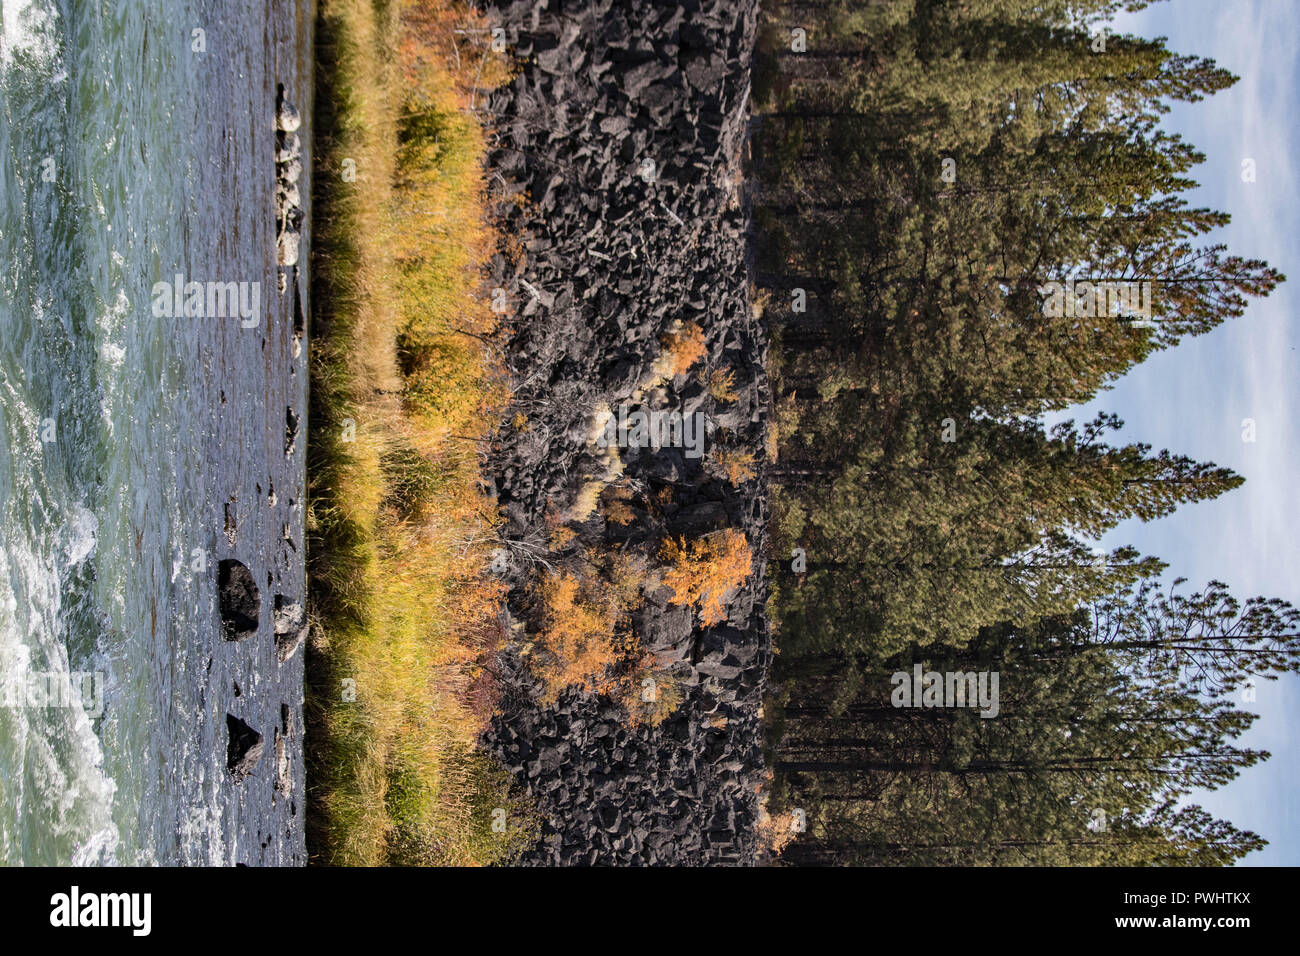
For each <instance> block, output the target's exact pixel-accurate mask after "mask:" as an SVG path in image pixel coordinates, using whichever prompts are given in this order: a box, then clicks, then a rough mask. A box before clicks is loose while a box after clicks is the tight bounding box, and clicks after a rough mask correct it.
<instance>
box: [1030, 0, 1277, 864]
mask: <svg viewBox="0 0 1300 956" xmlns="http://www.w3.org/2000/svg"><path fill="white" fill-rule="evenodd" d="M1297 26H1300V4H1297V3H1295V2H1293V0H1165V2H1159V3H1155V4H1153V5H1152V6H1151V7H1148V8H1147V9H1146V10H1143V11H1140V12H1138V13H1135V14H1122V15H1121V16H1120V17H1119V18H1118V19H1117V20H1116V21H1115V23H1114V30H1115V32H1120V33H1134V34H1137V35H1140V36H1147V37H1156V36H1163V37H1167V38H1168V40H1169V43H1168V46H1169V48H1170V49H1171V50H1173V51H1175V52H1177V53H1180V54H1195V55H1198V56H1206V57H1210V58H1212V59H1214V60H1216V61H1217V62H1218V64H1219V65H1220V66H1221V67H1224V68H1226V69H1228V70H1230V71H1231V72H1232V73H1234V74H1235V75H1237V76H1238V77H1240V80H1239V81H1238V82H1237V84H1236V85H1235V86H1233V87H1231V88H1229V89H1227V90H1224V91H1222V92H1220V93H1218V94H1216V95H1215V96H1213V97H1210V98H1209V99H1206V100H1202V101H1201V102H1199V103H1190V104H1175V105H1174V107H1173V109H1172V110H1171V111H1170V112H1169V114H1168V115H1167V116H1166V117H1165V121H1164V124H1163V125H1164V127H1165V128H1166V129H1167V130H1169V131H1171V132H1177V133H1180V134H1182V136H1183V138H1184V139H1186V140H1188V141H1189V142H1191V143H1192V144H1193V145H1195V146H1196V147H1197V148H1199V149H1200V151H1201V152H1202V153H1204V154H1205V156H1206V160H1205V162H1204V163H1203V164H1202V165H1201V166H1199V167H1197V168H1196V170H1195V172H1194V173H1192V178H1194V179H1195V180H1197V182H1199V183H1200V186H1199V188H1197V189H1196V190H1194V191H1192V192H1189V193H1187V194H1186V195H1187V198H1188V201H1189V203H1190V204H1191V205H1192V206H1194V207H1202V206H1206V207H1209V208H1212V209H1218V210H1221V211H1223V212H1226V213H1229V214H1230V215H1231V216H1232V222H1231V224H1230V225H1228V226H1227V227H1226V228H1224V229H1222V230H1218V231H1216V232H1214V233H1211V234H1210V235H1209V236H1206V237H1204V238H1203V240H1202V242H1207V241H1208V242H1226V243H1227V245H1228V250H1229V252H1230V253H1232V254H1235V255H1240V256H1245V257H1250V258H1261V259H1265V260H1267V261H1268V262H1269V264H1270V265H1272V266H1273V267H1274V268H1276V269H1279V270H1280V271H1281V272H1283V273H1284V274H1286V275H1287V276H1288V277H1289V279H1290V281H1288V282H1285V283H1283V284H1282V285H1281V286H1279V287H1278V288H1277V289H1276V290H1275V291H1274V292H1273V294H1272V295H1271V296H1269V297H1268V298H1267V299H1262V300H1258V299H1257V300H1253V301H1252V302H1251V304H1250V306H1249V308H1248V309H1247V311H1246V314H1245V315H1244V316H1242V317H1241V318H1239V319H1236V320H1233V321H1231V322H1228V323H1225V324H1224V325H1222V326H1220V327H1219V328H1218V329H1215V330H1214V331H1213V332H1210V333H1207V334H1206V335H1203V336H1199V337H1196V338H1191V339H1184V340H1183V342H1182V343H1181V344H1180V345H1179V346H1178V347H1177V348H1176V349H1171V350H1167V351H1165V352H1160V353H1156V354H1155V355H1154V356H1152V357H1151V358H1150V359H1148V360H1147V361H1146V362H1144V363H1143V364H1142V365H1140V366H1138V367H1137V368H1135V369H1134V370H1132V371H1131V372H1130V373H1129V374H1128V375H1127V376H1125V377H1124V378H1123V379H1121V380H1120V381H1119V382H1118V383H1117V384H1116V385H1115V387H1114V388H1112V389H1111V390H1109V391H1106V392H1103V393H1101V395H1100V396H1099V397H1098V398H1097V399H1095V400H1094V401H1092V402H1090V403H1088V404H1087V405H1084V406H1080V407H1077V408H1075V409H1072V410H1071V411H1070V412H1069V413H1068V414H1067V415H1065V416H1054V417H1053V420H1056V419H1059V418H1060V417H1072V418H1074V419H1076V420H1077V421H1080V422H1083V421H1087V420H1089V419H1091V418H1092V417H1093V416H1094V415H1095V414H1096V413H1097V412H1100V411H1108V412H1114V413H1115V414H1118V415H1119V416H1120V417H1121V418H1122V419H1124V422H1125V427H1124V429H1123V430H1122V431H1120V432H1119V433H1114V434H1113V437H1112V439H1111V441H1112V443H1118V442H1120V441H1121V440H1133V441H1143V442H1147V443H1149V444H1151V445H1152V446H1153V448H1154V449H1156V450H1159V449H1161V448H1169V449H1170V450H1171V451H1174V452H1175V453H1181V454H1187V455H1190V456H1192V457H1194V458H1196V459H1197V460H1199V461H1213V462H1215V463H1217V464H1219V465H1224V466H1227V467H1229V468H1232V469H1233V470H1234V471H1236V472H1237V473H1239V474H1241V475H1242V476H1244V477H1245V479H1246V482H1245V484H1244V485H1243V486H1242V487H1240V488H1237V489H1235V490H1233V491H1230V492H1228V493H1227V494H1225V495H1223V496H1222V497H1220V498H1218V499H1216V500H1214V501H1211V502H1205V503H1201V504H1194V505H1184V506H1182V507H1181V508H1180V509H1179V510H1178V511H1177V512H1175V513H1174V514H1173V515H1172V516H1169V517H1167V518H1164V519H1161V520H1159V521H1156V522H1152V523H1150V524H1142V523H1141V522H1138V521H1131V522H1125V523H1124V524H1122V525H1120V526H1119V527H1118V528H1116V529H1115V530H1114V531H1113V532H1111V533H1110V534H1108V535H1107V536H1106V537H1105V538H1104V539H1103V541H1102V547H1104V548H1106V549H1110V548H1113V547H1116V546H1118V545H1121V544H1132V545H1133V546H1135V547H1137V548H1138V549H1139V550H1140V551H1142V552H1143V553H1144V554H1150V555H1156V556H1158V557H1160V558H1162V559H1163V560H1164V561H1166V562H1167V563H1168V564H1169V570H1168V572H1167V577H1169V578H1172V577H1174V576H1183V577H1186V578H1188V582H1187V584H1186V585H1184V586H1183V588H1184V591H1190V590H1191V589H1192V588H1197V589H1199V588H1200V587H1203V586H1204V585H1205V584H1206V583H1207V582H1208V581H1210V580H1220V581H1223V582H1225V583H1227V584H1228V586H1229V587H1230V589H1231V590H1232V593H1233V594H1234V596H1236V597H1237V598H1238V599H1240V600H1244V599H1245V598H1248V597H1252V596H1255V595H1266V596H1269V597H1280V598H1283V599H1285V600H1288V601H1290V602H1292V603H1293V604H1296V605H1298V606H1300V580H1297V575H1296V569H1297V568H1300V503H1298V500H1297V496H1296V489H1295V484H1296V478H1297V476H1300V440H1298V439H1300V425H1297V423H1296V418H1295V417H1296V414H1297V412H1300V384H1298V383H1297V376H1296V374H1295V370H1296V368H1297V364H1298V363H1300V351H1297V349H1298V348H1300V328H1297V324H1296V322H1295V321H1294V320H1293V316H1294V315H1295V314H1296V305H1297V303H1300V205H1298V204H1297V201H1296V198H1297V197H1296V186H1297V170H1296V164H1295V161H1294V159H1293V158H1294V157H1296V156H1297V155H1300V142H1297V140H1300V136H1298V134H1297V129H1298V125H1297V124H1300V103H1298V102H1297V101H1298V100H1300V92H1298V91H1300V70H1298V66H1300V64H1298V62H1297V61H1298V59H1300V43H1297V41H1296V36H1295V30H1296V27H1297ZM1245 160H1253V161H1254V163H1253V165H1254V171H1255V181H1254V182H1245V181H1243V161H1245ZM1245 419H1253V421H1254V431H1255V440H1254V441H1253V442H1248V441H1245V440H1244V432H1245V429H1244V426H1243V422H1244V420H1245ZM1258 683H1259V686H1258V688H1257V690H1256V700H1255V702H1254V703H1253V704H1247V703H1244V702H1242V701H1241V700H1240V699H1239V700H1238V703H1239V705H1240V706H1242V707H1245V708H1246V709H1248V710H1253V711H1255V712H1256V713H1258V714H1259V715H1260V717H1259V719H1258V720H1257V721H1256V722H1255V726H1254V727H1252V728H1251V730H1250V732H1249V733H1247V734H1246V735H1244V736H1243V737H1242V738H1241V739H1240V740H1239V741H1238V745H1239V746H1246V747H1252V748H1256V749H1263V750H1267V751H1269V752H1270V753H1271V754H1272V757H1271V758H1270V759H1269V760H1267V761H1265V762H1263V763H1260V764H1257V765H1256V766H1254V767H1252V768H1249V769H1247V770H1245V771H1243V772H1242V774H1241V776H1240V777H1238V778H1237V780H1235V781H1233V782H1232V783H1231V784H1229V785H1228V786H1227V787H1225V788H1222V789H1220V790H1218V791H1215V792H1212V793H1199V794H1196V795H1195V796H1194V797H1193V798H1192V800H1191V801H1190V802H1197V803H1200V804H1201V805H1202V806H1204V807H1205V808H1206V809H1207V810H1209V811H1211V812H1212V813H1214V814H1215V815H1216V816H1219V817H1222V818H1225V819H1228V820H1230V821H1232V822H1233V823H1234V824H1235V825H1236V826H1238V827H1241V828H1244V829H1249V830H1254V831H1255V832H1257V833H1259V834H1260V835H1261V836H1263V837H1264V838H1265V839H1267V840H1269V841H1270V843H1269V846H1267V847H1265V848H1264V850H1263V851H1261V852H1259V853H1254V854H1251V855H1250V856H1248V857H1247V858H1246V859H1245V860H1243V861H1242V863H1241V865H1245V866H1251V865H1254V866H1261V865H1271V866H1294V865H1297V864H1300V793H1298V792H1297V788H1296V782H1297V776H1300V771H1298V769H1297V763H1300V747H1298V746H1297V743H1296V737H1297V731H1300V676H1297V675H1287V676H1286V677H1284V678H1282V679H1280V680H1277V681H1260V682H1258Z"/></svg>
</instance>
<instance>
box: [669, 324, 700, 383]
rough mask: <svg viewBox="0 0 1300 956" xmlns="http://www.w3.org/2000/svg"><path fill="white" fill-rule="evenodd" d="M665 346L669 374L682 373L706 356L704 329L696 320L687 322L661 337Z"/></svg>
mask: <svg viewBox="0 0 1300 956" xmlns="http://www.w3.org/2000/svg"><path fill="white" fill-rule="evenodd" d="M660 344H661V345H662V346H663V347H664V356H665V363H664V364H665V366H666V370H667V374H669V375H681V374H682V373H683V372H685V371H687V370H688V369H690V367H691V366H692V365H694V364H695V363H696V362H698V361H699V360H700V359H702V358H703V357H704V353H705V352H706V351H707V349H706V347H705V345H704V330H703V329H701V328H700V327H699V326H698V325H697V324H695V323H694V322H687V323H686V324H685V325H683V326H682V327H681V328H680V329H679V330H678V331H676V332H668V333H666V334H665V335H663V336H662V338H661V339H660Z"/></svg>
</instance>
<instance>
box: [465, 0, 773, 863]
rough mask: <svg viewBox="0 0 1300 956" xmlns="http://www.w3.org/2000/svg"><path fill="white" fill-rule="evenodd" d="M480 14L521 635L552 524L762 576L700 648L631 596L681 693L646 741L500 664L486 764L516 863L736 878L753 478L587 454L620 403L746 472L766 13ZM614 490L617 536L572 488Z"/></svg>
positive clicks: (751, 709) (635, 729) (649, 595)
mask: <svg viewBox="0 0 1300 956" xmlns="http://www.w3.org/2000/svg"><path fill="white" fill-rule="evenodd" d="M487 12H488V15H489V17H490V18H491V20H492V22H494V23H497V24H500V26H501V27H502V28H503V29H504V32H505V39H506V42H507V44H508V45H509V48H510V49H511V52H512V53H513V54H514V56H515V58H516V59H517V61H518V63H519V70H518V72H517V74H516V75H515V76H514V77H513V78H512V80H511V81H510V82H509V83H508V84H507V85H506V86H505V87H503V88H501V89H499V90H498V91H497V92H496V93H494V94H493V95H492V97H491V99H490V103H489V104H488V111H489V114H490V119H491V121H492V124H493V127H494V129H495V131H496V140H495V147H494V151H493V153H492V156H491V159H490V175H491V177H492V182H493V188H494V189H495V190H497V194H498V197H499V202H498V207H499V215H500V216H501V217H502V219H503V225H502V232H503V234H504V235H508V236H513V237H520V240H521V243H522V249H519V248H516V249H515V250H514V251H513V254H512V253H509V252H506V251H504V250H503V253H502V254H500V255H498V256H497V257H496V258H495V260H494V274H493V275H492V277H491V280H490V281H491V284H492V285H493V286H495V287H496V289H497V290H500V291H503V292H504V294H505V296H506V299H507V301H508V302H509V303H510V308H511V311H512V312H513V318H512V321H511V322H510V328H511V338H510V341H509V345H508V348H507V350H506V353H507V354H506V360H507V362H508V365H509V370H510V377H511V385H512V390H513V391H512V395H511V400H510V401H511V404H510V406H509V408H508V409H507V415H506V418H507V421H510V422H512V424H511V425H509V426H507V427H506V428H505V429H504V430H503V431H502V432H501V433H500V435H499V436H498V438H497V440H496V441H495V443H494V445H493V447H492V450H491V455H490V460H489V469H488V474H489V476H490V482H489V483H490V485H491V486H492V487H491V488H490V490H491V491H492V492H493V493H495V495H496V496H497V499H498V502H499V504H500V506H501V508H502V511H503V513H504V514H505V515H506V519H507V521H506V526H505V527H504V528H503V529H502V531H503V536H504V537H505V539H506V540H507V541H508V542H514V543H515V545H514V546H513V547H511V548H510V549H509V555H510V558H509V562H508V568H507V569H506V570H505V571H504V574H505V578H506V581H507V582H508V584H509V585H510V587H511V593H510V608H511V612H512V614H514V613H515V612H516V611H517V609H519V608H520V607H521V606H523V605H524V604H525V603H526V589H527V582H528V580H529V576H530V574H535V573H536V570H537V568H536V562H535V561H533V560H530V555H532V554H534V553H540V552H541V551H542V550H543V548H544V542H545V541H546V540H547V529H548V516H554V515H556V514H561V515H568V516H569V517H570V519H571V522H572V523H573V524H574V525H576V527H577V529H578V536H579V540H580V541H581V542H583V543H584V544H586V545H590V546H593V547H597V548H602V549H605V550H608V551H619V552H629V553H632V552H635V553H643V554H651V553H653V550H654V548H655V547H656V543H657V542H659V541H662V540H663V539H665V537H667V536H673V537H677V538H692V539H694V538H698V537H699V536H701V535H704V534H708V533H710V532H713V531H717V530H719V529H725V528H733V529H737V530H739V531H742V532H743V533H744V534H745V536H746V538H747V539H748V541H749V544H750V546H751V548H752V550H753V553H754V566H753V571H752V574H751V575H750V577H749V578H748V580H747V581H746V583H745V584H744V586H743V587H741V588H739V589H734V588H733V589H732V591H731V592H730V593H729V594H728V595H727V596H726V602H725V603H726V609H727V614H726V620H725V621H724V622H722V623H719V624H714V625H710V626H702V625H701V624H700V623H699V615H697V614H695V613H693V611H692V609H691V608H690V607H683V606H678V605H673V604H670V603H669V600H668V598H669V597H670V596H671V592H670V591H669V590H668V589H666V588H663V587H655V586H654V582H653V581H652V580H650V579H647V584H646V586H645V591H644V601H643V603H642V604H641V605H640V606H639V607H638V608H637V609H636V610H635V612H634V613H633V615H632V624H633V629H634V632H635V633H636V635H637V636H638V638H639V640H640V642H641V645H642V646H643V647H644V648H646V649H648V650H649V651H650V652H652V653H653V655H654V659H655V661H656V662H657V663H658V665H659V666H660V667H661V668H663V669H664V670H665V671H667V672H669V673H671V674H672V676H673V679H674V680H675V682H676V683H677V685H678V686H679V687H680V688H681V690H682V692H683V694H684V697H683V701H682V703H681V705H680V706H679V707H678V708H677V709H676V711H675V712H674V713H673V714H672V715H671V716H669V717H668V718H667V719H665V720H664V721H663V722H662V723H660V724H658V725H657V726H647V725H642V726H635V725H632V724H630V723H629V722H628V721H627V720H626V714H625V713H622V712H621V711H620V709H619V707H618V706H617V705H616V704H615V703H613V702H612V701H610V700H608V699H606V698H604V697H601V696H598V695H595V694H592V693H588V692H585V691H576V690H570V691H568V692H566V693H565V694H563V695H562V696H561V697H560V698H559V700H558V701H556V702H555V703H552V704H543V703H542V699H541V698H542V695H541V693H540V688H539V687H538V684H537V681H536V680H535V678H534V677H533V676H532V675H531V674H530V672H529V670H528V668H527V666H526V661H525V660H524V659H523V656H522V655H521V653H520V651H519V649H518V647H517V646H516V645H515V644H514V643H513V642H511V643H509V644H507V646H506V649H504V650H503V651H502V652H501V653H500V656H499V660H498V662H497V668H498V670H499V677H500V679H501V682H502V686H503V687H504V696H503V698H502V700H501V702H500V704H501V714H500V716H498V717H496V718H495V719H494V720H493V723H492V725H491V727H490V729H489V731H488V732H487V734H486V735H485V740H484V743H485V745H486V747H487V748H488V749H489V750H490V751H491V752H492V753H494V754H495V755H496V756H497V757H498V758H499V759H500V760H501V761H502V763H503V764H504V765H505V766H506V768H507V769H508V770H509V771H510V772H511V773H512V774H513V775H514V776H515V778H516V779H517V781H518V783H519V784H520V785H521V787H523V788H524V789H526V791H527V793H528V794H529V796H530V797H531V799H532V800H533V801H534V802H535V804H536V806H537V809H538V811H539V814H540V817H541V820H542V829H541V840H540V843H539V844H538V845H537V846H536V847H535V849H533V850H531V851H530V852H528V853H527V854H526V855H525V857H524V859H523V860H522V862H524V863H526V864H548V865H549V864H634V865H635V864H643V865H656V864H657V865H664V864H686V865H691V864H735V863H741V864H743V863H752V862H753V861H754V860H755V855H756V853H757V839H756V835H755V824H756V821H757V817H758V791H759V790H760V789H761V784H762V782H763V780H764V770H763V765H762V755H761V749H760V742H761V736H760V718H761V701H762V694H763V687H764V678H765V675H766V673H767V668H768V665H769V663H770V660H771V640H770V635H769V632H768V629H767V623H766V620H765V617H764V611H763V608H764V601H765V591H764V587H763V572H764V556H763V555H764V550H765V548H764V545H765V528H766V523H767V518H768V503H767V499H766V496H765V494H764V492H763V488H762V484H761V482H762V477H761V473H760V474H759V475H758V476H757V477H751V478H746V479H743V480H740V481H739V482H738V483H737V484H733V483H732V482H731V481H730V480H727V479H725V478H723V477H720V476H719V475H718V474H717V473H716V469H710V468H709V467H708V465H707V461H708V455H707V454H706V455H705V456H704V457H703V458H701V457H696V456H692V455H690V454H688V449H686V448H682V447H660V448H651V447H644V448H636V447H631V448H625V449H616V450H613V451H607V450H602V449H601V448H599V447H598V445H597V443H596V442H595V441H594V440H593V428H595V430H596V431H599V427H598V426H599V422H600V421H601V419H600V410H601V409H607V410H612V409H617V408H619V407H620V406H622V407H625V408H627V407H631V408H633V409H641V410H646V411H654V410H663V411H671V412H676V413H680V414H681V415H683V416H689V415H695V414H696V413H701V412H702V413H703V415H704V420H705V421H706V422H707V438H706V442H705V447H706V449H713V448H715V447H717V446H718V445H719V443H722V444H725V445H726V446H727V447H729V448H735V449H747V450H749V451H750V452H752V453H753V454H754V456H755V458H756V459H761V457H762V452H763V448H764V447H765V442H766V440H767V431H768V427H769V426H768V418H769V413H768V409H769V406H770V393H769V389H768V384H767V380H766V378H765V375H764V364H765V360H766V353H767V347H768V346H767V337H766V334H765V332H764V329H763V327H762V325H761V323H760V322H759V321H758V320H757V319H756V318H755V315H754V310H753V308H752V306H751V298H752V296H751V286H750V278H749V273H750V269H749V263H748V257H747V233H748V227H749V215H748V202H747V199H746V189H745V185H744V177H743V171H744V163H745V154H746V149H747V141H746V134H747V127H748V122H749V119H748V117H749V95H750V86H749V82H750V80H749V77H750V62H751V55H752V51H753V46H754V40H755V31H756V14H757V7H756V4H755V3H754V2H752V0H748V2H736V0H720V2H713V3H709V2H696V3H692V2H683V3H667V4H656V5H649V4H644V3H635V2H627V0H621V2H620V0H597V2H591V3H584V4H582V5H581V7H580V8H579V7H578V6H576V5H574V6H573V7H570V6H569V5H566V4H564V3H561V2H557V0H550V2H549V3H542V4H540V5H536V4H534V3H532V2H524V0H519V2H514V3H495V4H492V5H490V6H489V8H488V11H487ZM520 199H522V201H517V200H520ZM500 291H499V292H498V293H497V294H498V295H499V294H500ZM682 323H693V324H695V325H698V326H699V327H700V328H702V329H703V331H704V334H705V342H706V345H707V355H706V356H705V357H704V359H703V360H702V361H701V362H700V363H699V365H698V366H697V367H696V369H695V370H694V371H693V372H691V373H683V374H677V375H673V376H670V377H667V378H666V379H665V378H664V376H662V375H661V374H660V375H656V362H657V361H659V360H660V356H661V352H662V349H663V345H662V340H663V337H664V336H665V335H666V334H669V333H671V332H673V331H674V330H675V329H678V328H680V327H681V324H682ZM660 367H662V366H660ZM701 368H704V369H726V370H730V372H731V374H732V380H733V382H734V385H733V390H734V398H733V399H731V400H728V401H725V402H720V401H718V400H716V398H715V397H714V396H713V395H712V394H711V393H710V390H709V388H708V387H707V385H706V382H705V381H704V376H703V375H702V374H701V372H700V369H701ZM525 419H526V420H527V425H526V427H523V426H519V425H516V424H513V423H518V422H522V421H524V420H525ZM615 475H617V476H618V479H619V480H620V481H621V482H622V483H624V484H625V485H626V486H627V487H629V488H631V489H633V490H634V491H635V492H636V494H635V497H634V499H633V501H632V504H631V507H632V510H633V512H634V518H633V520H631V521H629V522H626V523H624V524H619V523H615V522H612V521H608V520H606V519H605V517H604V516H603V515H602V514H601V513H600V511H599V510H593V511H592V512H591V513H590V514H587V513H586V511H587V509H586V508H583V507H581V506H578V505H577V504H576V502H578V501H579V499H580V498H581V496H582V495H583V492H584V484H590V483H591V482H592V481H597V482H600V481H602V480H610V479H612V478H613V477H614V476H615ZM551 520H554V519H553V517H552V518H551ZM521 627H522V625H521V624H519V623H515V624H513V625H512V629H513V630H515V631H518V630H520V629H521Z"/></svg>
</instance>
